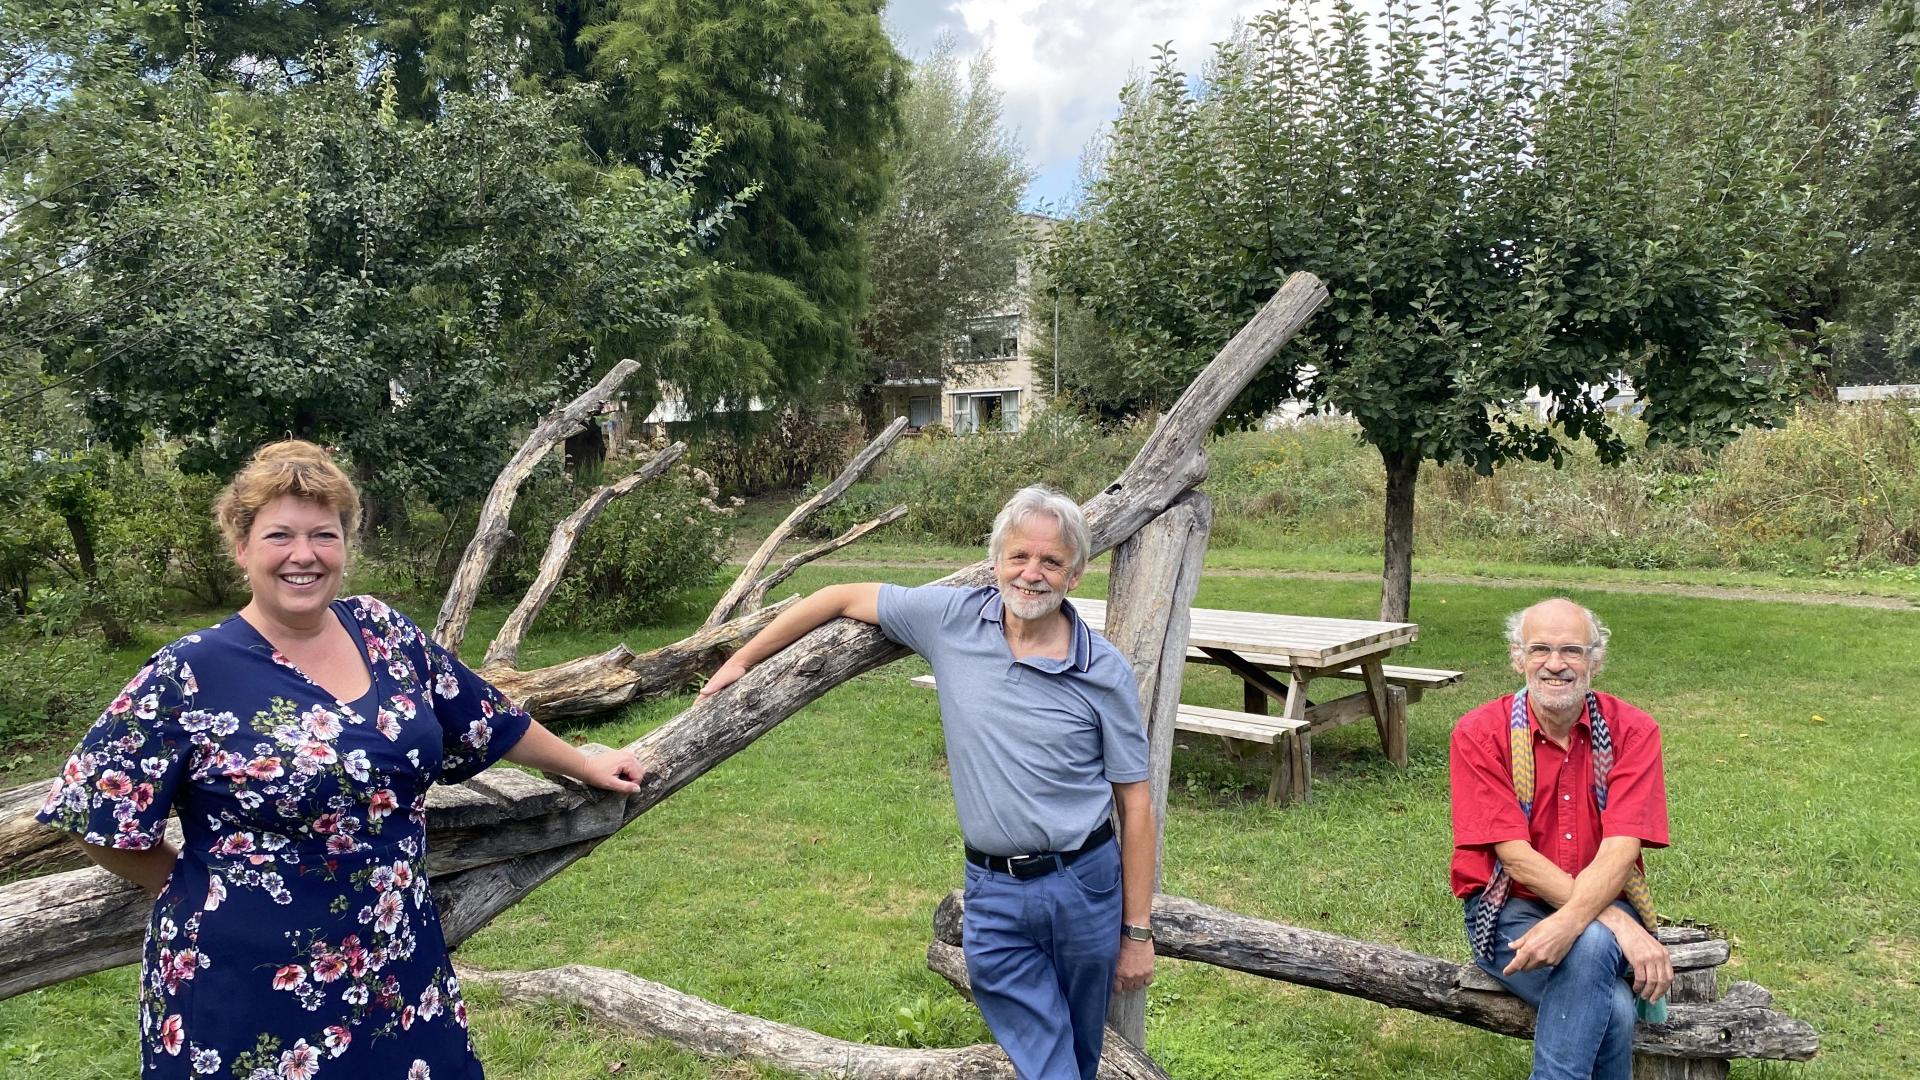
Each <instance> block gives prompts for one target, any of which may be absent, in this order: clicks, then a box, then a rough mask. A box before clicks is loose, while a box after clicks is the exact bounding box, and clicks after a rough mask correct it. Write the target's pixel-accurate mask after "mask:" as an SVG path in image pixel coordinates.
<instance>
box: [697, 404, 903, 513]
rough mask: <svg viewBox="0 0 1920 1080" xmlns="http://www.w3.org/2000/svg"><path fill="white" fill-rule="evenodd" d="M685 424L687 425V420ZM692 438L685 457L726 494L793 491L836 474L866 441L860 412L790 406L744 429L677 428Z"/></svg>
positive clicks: (709, 426)
mask: <svg viewBox="0 0 1920 1080" xmlns="http://www.w3.org/2000/svg"><path fill="white" fill-rule="evenodd" d="M683 426H684V425H683ZM674 438H685V439H686V440H687V443H688V447H689V449H688V454H687V462H688V464H690V465H693V466H696V467H698V468H699V469H701V470H702V471H704V472H705V473H706V474H707V475H708V476H711V477H713V479H714V483H715V484H716V485H718V487H719V489H720V490H721V491H722V492H724V493H725V494H728V495H759V494H761V493H763V492H768V491H791V490H793V489H794V488H797V487H799V486H801V485H802V484H805V483H806V482H807V481H808V480H810V479H812V478H813V477H815V476H826V477H832V476H834V475H835V474H837V473H838V472H839V471H840V470H841V469H844V468H846V467H847V462H849V461H852V460H853V455H855V454H857V453H859V452H860V447H861V446H863V445H865V443H866V434H865V431H864V429H863V428H862V426H861V423H860V418H859V417H858V416H855V415H853V414H851V413H848V414H845V415H842V414H839V413H834V412H829V413H826V414H824V415H816V414H812V413H803V412H795V411H788V412H783V413H781V414H780V415H778V416H777V417H774V418H772V420H771V421H770V422H769V423H768V424H767V425H764V429H762V428H761V427H756V428H755V429H754V430H749V431H744V432H728V431H717V430H713V428H712V426H711V425H708V426H707V430H705V431H688V432H684V433H683V432H679V431H676V432H675V434H674Z"/></svg>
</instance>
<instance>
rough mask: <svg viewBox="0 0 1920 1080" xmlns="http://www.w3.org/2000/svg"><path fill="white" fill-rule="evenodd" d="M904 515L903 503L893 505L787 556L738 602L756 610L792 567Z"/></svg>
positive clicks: (749, 609)
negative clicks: (869, 519) (829, 537)
mask: <svg viewBox="0 0 1920 1080" xmlns="http://www.w3.org/2000/svg"><path fill="white" fill-rule="evenodd" d="M906 516H907V508H906V506H905V505H904V504H902V505H900V506H896V507H894V508H893V509H891V510H889V511H887V512H886V513H884V514H881V515H880V516H879V517H877V518H874V519H873V520H872V521H863V522H861V523H860V524H858V525H855V526H854V527H853V528H851V529H848V530H847V531H846V532H843V533H841V534H840V535H839V536H836V537H834V538H833V539H831V540H829V541H827V542H826V543H824V544H821V545H819V546H817V547H810V548H808V549H807V550H805V551H803V552H801V553H800V554H798V555H794V556H792V557H790V558H788V559H787V561H786V562H783V563H781V564H780V569H778V570H775V571H774V572H773V573H771V574H768V575H767V576H766V577H763V578H761V579H760V580H759V581H757V582H755V583H754V586H753V589H752V591H750V592H748V593H747V598H746V599H745V600H743V601H741V602H740V606H741V607H742V608H743V609H745V610H747V611H757V610H759V608H760V605H761V604H764V603H766V600H767V594H768V593H769V592H772V591H773V589H774V588H775V587H776V586H778V585H779V584H780V583H781V582H783V581H785V580H787V579H788V578H790V577H792V576H793V572H794V571H795V570H798V569H800V568H801V567H803V566H805V565H807V564H808V563H810V562H812V561H814V560H815V559H818V558H821V557H823V556H827V555H831V554H833V553H834V552H836V551H839V550H840V549H841V548H843V547H846V546H847V545H848V544H851V543H853V542H855V541H856V540H859V539H860V538H861V537H863V536H865V535H867V534H868V533H870V532H872V531H873V530H875V529H878V528H881V527H882V526H886V525H891V524H893V523H894V522H896V521H899V520H900V519H901V518H903V517H906Z"/></svg>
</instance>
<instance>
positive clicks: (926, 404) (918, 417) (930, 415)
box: [907, 394, 940, 428]
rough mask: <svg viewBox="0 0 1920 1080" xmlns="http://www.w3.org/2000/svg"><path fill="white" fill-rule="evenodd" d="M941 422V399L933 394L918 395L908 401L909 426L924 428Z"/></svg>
mask: <svg viewBox="0 0 1920 1080" xmlns="http://www.w3.org/2000/svg"><path fill="white" fill-rule="evenodd" d="M939 422H940V399H939V398H938V397H936V396H934V395H932V394H916V395H914V396H913V397H910V398H908V399H907V424H908V425H909V426H910V427H917V428H923V427H926V426H927V425H928V424H937V423H939Z"/></svg>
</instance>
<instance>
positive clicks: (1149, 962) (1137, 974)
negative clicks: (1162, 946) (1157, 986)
mask: <svg viewBox="0 0 1920 1080" xmlns="http://www.w3.org/2000/svg"><path fill="white" fill-rule="evenodd" d="M1152 983H1153V942H1151V941H1135V940H1133V939H1132V938H1124V937H1123V938H1121V939H1120V962H1119V963H1118V964H1116V965H1114V969H1113V988H1114V989H1115V990H1117V991H1120V992H1121V993H1125V992H1127V991H1129V990H1144V989H1146V988H1147V987H1148V986H1150V985H1152Z"/></svg>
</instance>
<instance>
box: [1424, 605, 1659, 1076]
mask: <svg viewBox="0 0 1920 1080" xmlns="http://www.w3.org/2000/svg"><path fill="white" fill-rule="evenodd" d="M1607 639H1608V632H1607V629H1606V627H1604V626H1602V625H1601V624H1600V620H1599V619H1598V618H1596V617H1595V616H1594V614H1593V612H1591V611H1588V610H1587V609H1586V608H1583V607H1581V606H1580V605H1578V604H1575V603H1574V602H1572V601H1571V600H1564V599H1553V600H1545V601H1542V602H1540V603H1538V604H1535V605H1534V606H1532V607H1530V608H1527V609H1526V610H1525V611H1521V612H1518V613H1516V614H1515V615H1513V616H1512V617H1510V618H1509V619H1508V620H1507V643H1508V646H1507V647H1508V654H1509V656H1510V657H1511V658H1512V661H1513V667H1514V670H1515V671H1517V672H1519V673H1520V674H1522V675H1523V676H1525V678H1526V685H1525V686H1524V687H1523V688H1522V689H1521V690H1520V691H1519V692H1518V693H1515V694H1511V695H1508V696H1506V697H1501V698H1498V699H1496V700H1494V701H1490V702H1487V703H1486V704H1484V705H1481V706H1479V707H1478V708H1476V709H1474V710H1473V711H1472V712H1469V713H1467V714H1466V715H1465V716H1463V717H1461V718H1460V722H1459V723H1458V724H1456V725H1455V726H1454V729H1453V739H1452V747H1451V750H1450V753H1449V770H1450V775H1451V781H1452V788H1453V842H1454V849H1453V870H1452V878H1453V892H1454V895H1456V896H1459V897H1462V898H1464V899H1465V901H1466V922H1467V937H1468V939H1469V940H1470V941H1471V942H1472V944H1473V953H1474V961H1475V962H1476V963H1478V964H1479V965H1480V967H1481V968H1483V969H1485V970H1486V971H1487V972H1488V973H1489V974H1491V975H1492V976H1494V978H1496V979H1498V980H1500V982H1501V983H1503V984H1504V985H1505V986H1506V987H1507V988H1508V989H1509V990H1512V991H1513V992H1514V994H1516V995H1517V996H1519V997H1520V998H1522V999H1523V1000H1525V1001H1526V1002H1528V1003H1529V1004H1531V1005H1533V1006H1534V1008H1535V1009H1536V1010H1538V1013H1539V1017H1538V1020H1537V1021H1536V1024H1535V1030H1534V1043H1533V1080H1587V1078H1589V1077H1592V1078H1594V1080H1629V1077H1630V1076H1631V1074H1632V1069H1633V1024H1634V1019H1635V1015H1636V1007H1635V999H1636V997H1637V998H1638V999H1640V1000H1641V1001H1644V1002H1647V1003H1650V1005H1649V1006H1647V1007H1643V1008H1641V1009H1640V1010H1639V1011H1640V1012H1642V1013H1645V1014H1646V1015H1648V1016H1649V1017H1650V1018H1651V1017H1654V1016H1658V1015H1660V1013H1661V1006H1660V1004H1658V1003H1662V1002H1664V999H1665V998H1666V994H1667V988H1668V987H1669V986H1671V985H1672V984H1673V964H1672V962H1671V961H1670V960H1669V958H1668V956H1667V949H1666V946H1664V945H1662V944H1660V942H1658V941H1656V940H1655V939H1654V936H1653V933H1652V928H1653V927H1654V925H1655V922H1654V913H1653V900H1652V896H1651V894H1650V893H1649V892H1648V890H1647V879H1646V875H1645V872H1644V870H1643V868H1642V865H1641V861H1640V852H1641V849H1642V848H1646V847H1665V846H1666V844H1667V790H1666V778H1665V773H1664V770H1663V766H1662V765H1661V760H1660V728H1659V727H1658V726H1657V725H1655V724H1654V722H1653V718H1652V717H1651V716H1648V715H1647V714H1646V713H1645V712H1642V711H1641V710H1639V709H1636V708H1634V707H1633V706H1632V705H1629V704H1627V703H1626V702H1624V701H1621V700H1620V699H1619V698H1617V697H1614V696H1613V695H1611V694H1602V693H1597V692H1595V691H1594V690H1593V689H1592V688H1591V680H1592V677H1593V676H1595V675H1597V674H1599V673H1600V669H1601V667H1602V666H1603V665H1604V664H1605V662H1606V658H1607Z"/></svg>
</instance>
